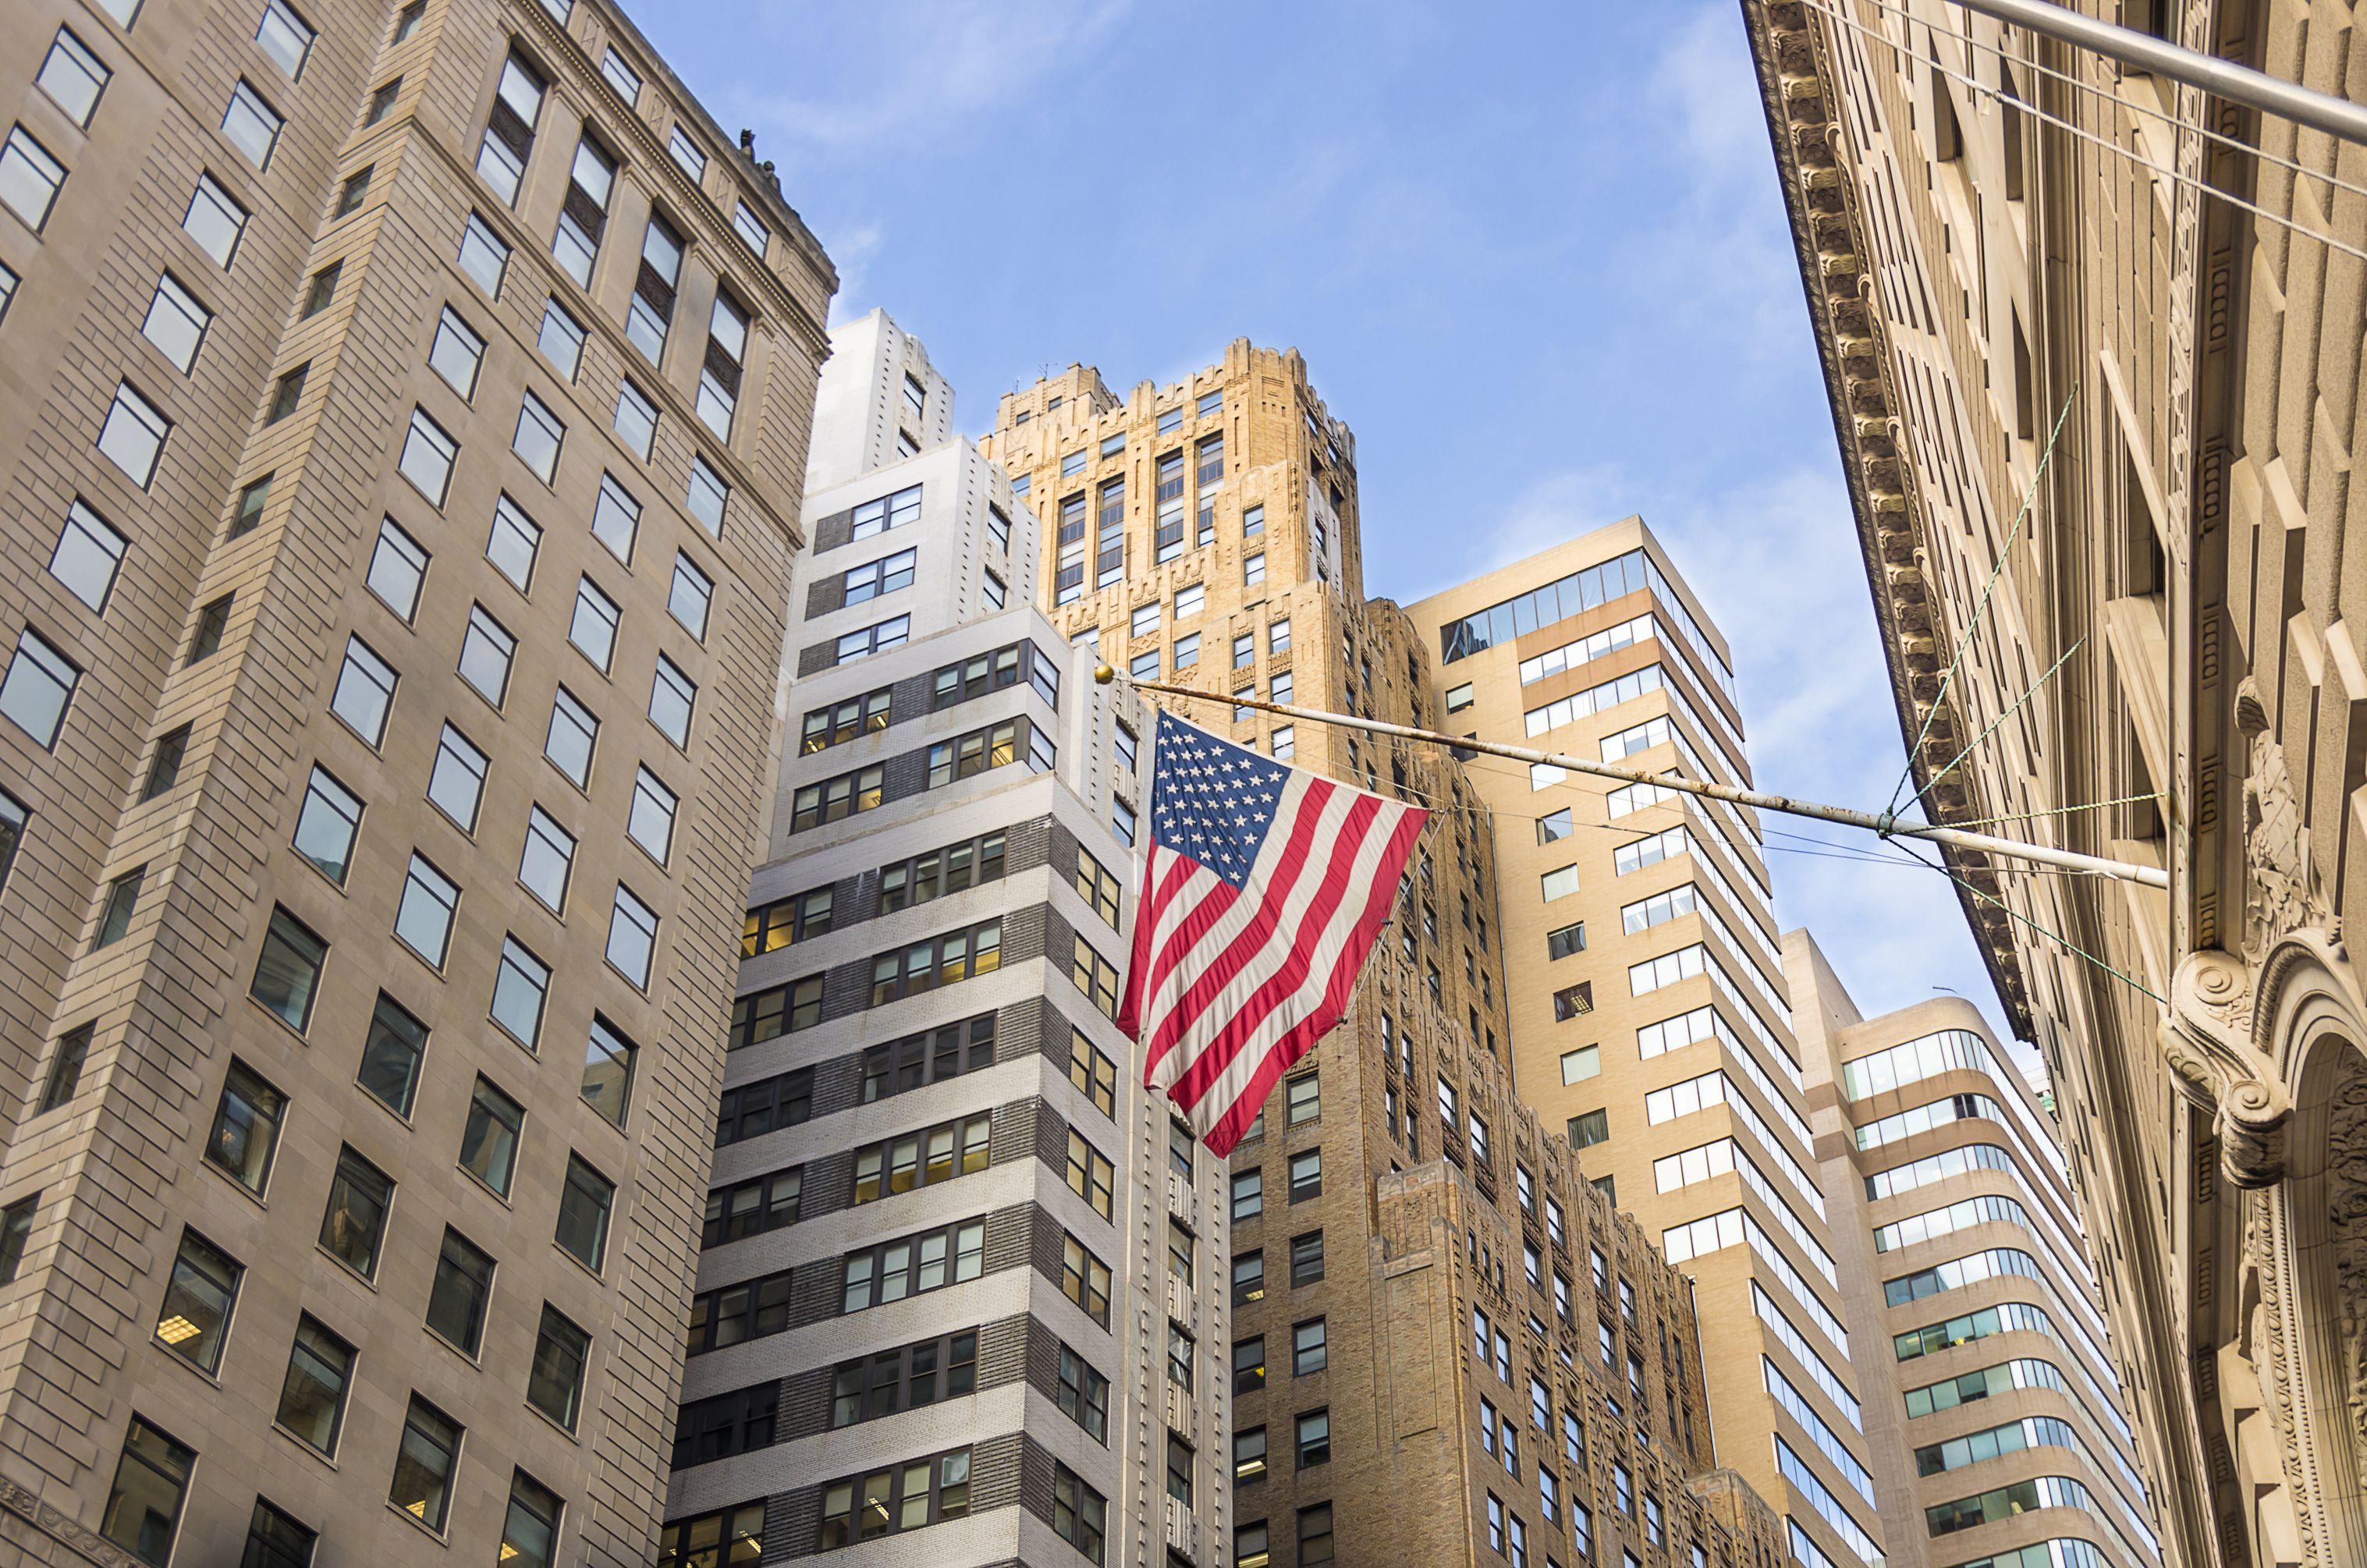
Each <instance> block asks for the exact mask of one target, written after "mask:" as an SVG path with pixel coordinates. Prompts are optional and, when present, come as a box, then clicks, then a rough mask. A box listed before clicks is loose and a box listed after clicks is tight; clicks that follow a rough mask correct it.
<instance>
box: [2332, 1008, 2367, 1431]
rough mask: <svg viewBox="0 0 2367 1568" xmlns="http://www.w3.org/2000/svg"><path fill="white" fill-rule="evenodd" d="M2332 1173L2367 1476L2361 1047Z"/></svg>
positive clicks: (2337, 1286)
mask: <svg viewBox="0 0 2367 1568" xmlns="http://www.w3.org/2000/svg"><path fill="white" fill-rule="evenodd" d="M2326 1172H2327V1181H2326V1185H2327V1218H2328V1221H2329V1230H2330V1239H2331V1241H2332V1243H2333V1255H2334V1256H2333V1267H2334V1301H2335V1311H2336V1313H2337V1314H2338V1344H2339V1349H2338V1352H2337V1353H2338V1355H2339V1358H2340V1366H2339V1375H2340V1377H2341V1380H2342V1387H2341V1390H2340V1393H2341V1395H2342V1398H2343V1402H2344V1411H2343V1416H2344V1419H2343V1431H2344V1433H2345V1434H2346V1435H2347V1436H2348V1437H2349V1438H2350V1444H2351V1449H2352V1451H2353V1452H2354V1453H2355V1454H2356V1455H2357V1463H2358V1470H2357V1472H2356V1473H2358V1474H2361V1475H2367V1060H2362V1059H2361V1057H2360V1056H2359V1055H2358V1053H2357V1051H2356V1050H2355V1049H2353V1050H2352V1051H2351V1052H2350V1060H2349V1061H2348V1062H2347V1063H2346V1065H2345V1066H2344V1068H2343V1071H2342V1074H2341V1076H2340V1077H2339V1078H2338V1079H2337V1081H2336V1083H2335V1087H2334V1093H2333V1097H2332V1100H2331V1102H2330V1103H2329V1105H2328V1107H2327V1151H2326Z"/></svg>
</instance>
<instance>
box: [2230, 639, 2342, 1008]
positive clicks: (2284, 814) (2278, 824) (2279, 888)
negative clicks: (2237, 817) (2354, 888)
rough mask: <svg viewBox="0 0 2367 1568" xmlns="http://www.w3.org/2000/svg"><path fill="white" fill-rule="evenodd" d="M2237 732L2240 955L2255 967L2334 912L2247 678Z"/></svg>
mask: <svg viewBox="0 0 2367 1568" xmlns="http://www.w3.org/2000/svg"><path fill="white" fill-rule="evenodd" d="M2236 728H2237V733H2239V734H2241V735H2242V736H2243V738H2244V744H2245V750H2246V771H2245V777H2244V943H2243V952H2244V956H2245V957H2246V958H2248V959H2249V960H2250V961H2251V962H2252V963H2253V964H2259V962H2260V961H2261V960H2262V959H2264V958H2265V957H2267V955H2268V953H2269V951H2270V949H2271V948H2273V947H2274V946H2275V945H2276V944H2277V941H2278V939H2279V938H2281V937H2283V936H2284V935H2286V934H2287V933H2288V932H2291V931H2296V930H2298V929H2300V928H2301V927H2303V926H2305V925H2329V924H2331V911H2330V910H2329V909H2328V908H2327V905H2326V903H2325V900H2324V899H2323V898H2322V897H2319V895H2318V893H2317V890H2316V888H2315V887H2314V886H2312V885H2311V883H2312V879H2311V876H2310V863H2309V827H2308V824H2307V823H2306V822H2305V821H2304V820H2303V818H2302V810H2301V802H2300V800H2299V799H2298V797H2297V796H2296V795H2294V792H2293V774H2292V773H2291V771H2290V770H2288V769H2287V768H2286V766H2285V749H2284V748H2283V747H2282V746H2281V745H2279V744H2278V743H2277V740H2276V739H2275V737H2274V736H2273V735H2272V734H2271V731H2270V728H2269V713H2268V706H2267V705H2266V704H2265V703H2264V702H2262V700H2261V698H2260V689H2259V684H2258V683H2257V682H2255V681H2254V679H2253V678H2252V677H2251V676H2249V675H2247V676H2246V677H2244V679H2243V681H2242V682H2241V683H2239V684H2238V685H2237V688H2236Z"/></svg>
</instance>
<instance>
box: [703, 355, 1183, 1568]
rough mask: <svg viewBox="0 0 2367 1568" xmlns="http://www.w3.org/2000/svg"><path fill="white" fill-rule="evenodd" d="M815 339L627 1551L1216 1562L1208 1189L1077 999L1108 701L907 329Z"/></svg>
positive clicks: (1127, 790) (1108, 944)
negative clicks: (766, 821) (762, 750)
mask: <svg viewBox="0 0 2367 1568" xmlns="http://www.w3.org/2000/svg"><path fill="white" fill-rule="evenodd" d="M817 410H818V412H817V417H816V422H815V423H816V436H815V442H814V451H813V457H812V460H811V463H810V468H809V475H810V480H809V490H808V493H807V499H806V518H805V528H806V535H807V536H808V537H809V538H810V541H811V542H810V545H809V546H808V547H807V549H806V550H805V551H804V553H803V554H802V555H801V557H800V559H799V562H798V573H797V575H798V579H799V580H800V581H802V583H803V584H804V588H803V592H802V593H801V594H800V595H799V597H798V601H797V603H796V604H794V606H793V608H792V619H793V625H792V626H791V630H790V637H789V643H790V647H791V649H792V653H791V659H792V662H793V667H794V668H795V669H796V671H798V679H797V680H796V682H795V684H794V685H793V686H792V687H791V690H790V695H791V698H792V704H791V705H792V709H793V713H792V715H791V718H790V723H789V726H788V728H787V736H786V746H787V753H786V755H785V756H784V758H783V760H782V763H781V776H780V785H779V795H778V799H777V802H776V810H775V814H774V820H773V829H772V836H771V847H770V850H769V852H768V853H767V854H766V856H765V861H764V865H763V866H762V867H761V868H760V869H759V870H758V871H757V873H756V875H755V879H754V883H753V887H752V889H751V891H750V894H749V899H748V902H749V906H750V908H749V909H748V912H747V916H746V924H745V928H744V933H743V935H742V939H741V944H740V953H741V965H740V984H739V991H740V996H739V999H738V1001H737V1003H736V1004H735V1007H734V1010H733V1015H732V1021H731V1032H730V1062H729V1066H727V1069H726V1076H725V1090H724V1096H723V1100H722V1102H721V1107H720V1111H719V1115H718V1117H717V1119H716V1123H715V1128H716V1130H715V1134H714V1138H715V1143H716V1145H717V1154H716V1167H715V1176H714V1183H713V1186H712V1187H711V1189H710V1190H708V1194H707V1210H706V1221H705V1226H704V1230H703V1233H702V1235H701V1236H700V1242H701V1246H702V1248H703V1250H702V1252H701V1254H700V1259H699V1272H698V1294H697V1301H696V1303H695V1305H694V1307H693V1309H692V1313H691V1316H690V1320H689V1333H688V1340H687V1345H686V1348H687V1350H688V1352H689V1362H688V1371H687V1373H686V1374H685V1383H684V1403H683V1406H682V1410H681V1414H680V1419H679V1421H678V1422H677V1424H676V1426H675V1427H674V1456H673V1458H674V1490H673V1494H672V1499H671V1503H670V1506H669V1520H668V1523H667V1525H666V1529H665V1536H664V1540H663V1545H662V1550H661V1551H660V1552H659V1554H658V1561H659V1562H661V1563H663V1564H666V1565H667V1568H693V1565H697V1568H710V1565H715V1564H721V1563H732V1564H737V1563H740V1562H755V1561H756V1560H757V1556H758V1554H759V1552H761V1554H762V1556H763V1560H764V1561H765V1562H777V1561H787V1560H789V1559H792V1558H795V1557H798V1556H801V1555H805V1554H809V1553H811V1552H815V1551H835V1550H837V1549H839V1548H841V1547H846V1546H850V1545H854V1546H859V1545H860V1543H862V1542H864V1541H866V1540H873V1539H875V1538H879V1537H884V1536H890V1535H894V1536H906V1535H910V1536H912V1539H911V1540H903V1541H899V1542H896V1543H894V1544H893V1547H892V1550H894V1551H898V1552H899V1553H900V1556H899V1557H898V1559H897V1560H898V1561H920V1560H922V1559H923V1558H925V1559H926V1560H928V1561H932V1562H946V1563H987V1562H1015V1561H1025V1562H1047V1563H1049V1562H1063V1561H1068V1562H1073V1561H1077V1560H1078V1558H1079V1555H1080V1554H1082V1559H1083V1560H1084V1561H1089V1562H1096V1563H1105V1564H1108V1565H1109V1568H1132V1565H1137V1564H1146V1565H1154V1568H1155V1565H1157V1564H1162V1563H1170V1562H1184V1563H1189V1564H1218V1563H1221V1562H1223V1556H1222V1551H1221V1548H1220V1546H1219V1544H1218V1543H1219V1542H1220V1541H1221V1540H1223V1539H1225V1526H1224V1520H1225V1517H1226V1500H1227V1497H1228V1496H1229V1492H1230V1486H1229V1481H1230V1472H1229V1470H1228V1469H1227V1468H1226V1466H1225V1461H1224V1453H1223V1448H1224V1422H1223V1407H1222V1404H1221V1402H1220V1401H1219V1400H1218V1399H1217V1396H1216V1393H1215V1391H1216V1390H1217V1388H1218V1387H1220V1386H1221V1378H1222V1375H1223V1374H1222V1369H1221V1366H1220V1365H1219V1361H1220V1359H1221V1357H1222V1355H1223V1350H1224V1345H1225V1343H1226V1331H1225V1322H1226V1302H1225V1297H1224V1287H1223V1276H1222V1268H1223V1265H1222V1261H1221V1259H1222V1257H1223V1251H1224V1246H1225V1242H1224V1235H1225V1230H1226V1220H1225V1212H1224V1207H1223V1201H1222V1199H1223V1191H1224V1184H1223V1171H1222V1168H1221V1162H1219V1161H1217V1160H1216V1159H1214V1158H1212V1157H1211V1156H1208V1154H1207V1153H1206V1151H1205V1150H1195V1148H1194V1146H1193V1144H1192V1141H1191V1139H1190V1136H1189V1134H1184V1135H1183V1136H1181V1137H1180V1138H1179V1137H1178V1136H1176V1135H1175V1134H1174V1132H1173V1130H1172V1122H1170V1120H1169V1118H1168V1116H1167V1114H1166V1111H1165V1110H1164V1109H1163V1103H1162V1102H1155V1101H1154V1099H1153V1097H1152V1096H1150V1094H1148V1093H1147V1092H1146V1091H1145V1090H1144V1089H1142V1087H1141V1082H1140V1074H1139V1072H1138V1069H1137V1068H1136V1066H1135V1064H1134V1061H1133V1052H1132V1047H1131V1045H1130V1044H1129V1043H1127V1041H1126V1040H1125V1039H1124V1038H1123V1037H1122V1036H1120V1035H1119V1034H1118V1032H1117V1031H1116V1026H1115V1025H1114V1024H1113V1023H1112V1022H1111V1021H1110V1018H1109V1015H1110V1014H1111V1013H1113V1012H1114V1011H1115V1010H1116V1007H1117V999H1118V988H1117V985H1118V979H1117V977H1118V975H1119V973H1120V969H1121V966H1122V965H1123V964H1124V963H1125V959H1126V948H1125V942H1124V936H1123V932H1124V929H1125V916H1126V913H1127V909H1128V908H1129V906H1130V904H1131V899H1132V892H1133V889H1132V886H1131V877H1130V875H1129V869H1130V868H1129V864H1128V859H1127V846H1126V844H1125V843H1124V842H1123V841H1122V840H1119V839H1118V838H1117V837H1116V833H1115V831H1114V829H1113V828H1112V826H1111V822H1110V818H1109V814H1108V807H1107V805H1106V803H1107V802H1108V801H1109V800H1111V799H1113V798H1119V799H1137V800H1138V799H1139V797H1140V789H1141V784H1140V779H1139V776H1138V775H1139V773H1140V768H1141V764H1142V763H1143V761H1145V760H1146V758H1145V756H1144V750H1143V748H1142V746H1141V744H1140V741H1139V737H1141V736H1142V735H1143V734H1144V733H1145V730H1144V728H1143V722H1144V721H1143V714H1142V710H1141V707H1140V705H1139V704H1138V703H1137V702H1136V701H1135V700H1134V699H1133V698H1132V697H1131V696H1130V695H1129V694H1125V693H1123V692H1117V691H1113V690H1111V689H1110V688H1107V687H1104V686H1099V685H1096V684H1094V683H1093V680H1092V679H1091V671H1092V668H1093V660H1092V659H1091V658H1090V657H1088V656H1086V655H1082V654H1080V653H1078V652H1076V651H1075V650H1073V649H1070V647H1069V645H1068V641H1067V639H1066V638H1065V637H1061V636H1060V635H1059V633H1057V632H1056V631H1055V630H1054V629H1053V628H1052V627H1051V626H1050V625H1049V624H1048V622H1047V621H1046V620H1045V618H1044V616H1043V615H1042V614H1041V613H1040V612H1039V611H1038V610H1037V609H1036V606H1035V601H1034V599H1033V597H1032V596H1031V595H1030V594H1029V593H1028V592H1027V590H1026V585H1028V584H1032V583H1033V581H1035V576H1036V560H1037V556H1038V554H1039V552H1040V550H1041V548H1042V541H1041V539H1040V538H1039V536H1038V533H1037V530H1036V528H1035V527H1034V526H1033V519H1032V518H1031V517H1029V516H1028V515H1027V513H1025V512H1023V511H1021V510H1019V509H1018V508H1017V507H1016V506H1015V505H1014V501H1013V497H1012V491H1011V484H1010V481H1009V479H1007V478H1005V476H1004V475H1003V473H1002V470H1001V469H1000V468H996V467H995V466H994V465H992V464H991V463H990V462H989V461H988V460H987V459H986V458H985V457H981V456H980V453H979V452H978V450H977V449H976V448H975V447H973V446H970V445H969V444H968V443H967V442H963V441H959V440H956V439H954V438H952V435H951V432H952V428H953V423H952V421H953V392H952V389H951V388H949V387H948V386H947V385H946V382H945V379H944V378H943V377H942V376H940V375H938V374H937V373H936V372H935V371H934V368H933V367H931V366H930V365H929V362H928V357H927V354H926V352H925V350H924V349H923V347H922V345H921V344H919V343H918V342H917V341H915V340H913V339H912V338H911V337H909V336H907V335H906V334H905V333H902V332H901V331H900V329H898V327H897V326H896V324H895V323H894V322H893V321H890V320H889V318H888V317H887V316H886V315H884V314H883V313H881V312H878V311H876V310H875V311H874V312H872V313H871V314H870V315H868V316H866V317H864V318H863V319H861V320H859V321H852V322H849V323H847V324H846V325H844V326H843V327H841V328H840V329H838V331H837V332H836V333H833V334H832V356H831V359H830V361H829V363H828V365H827V366H826V367H825V368H824V370H823V373H822V378H821V391H820V395H819V398H818V401H817ZM1014 519H1015V520H1016V523H1014ZM1013 583H1018V584H1021V585H1022V587H1021V590H1020V592H1019V593H1018V594H1017V595H1015V596H1014V595H1013V594H1012V593H1011V590H1010V585H1011V584H1013ZM1088 803H1091V804H1088ZM913 1532H925V1533H923V1534H914V1533H913Z"/></svg>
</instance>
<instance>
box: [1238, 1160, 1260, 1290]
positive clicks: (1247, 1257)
mask: <svg viewBox="0 0 2367 1568" xmlns="http://www.w3.org/2000/svg"><path fill="white" fill-rule="evenodd" d="M1236 1180H1238V1178H1236ZM1263 1300H1265V1253H1264V1252H1263V1250H1262V1249H1261V1250H1259V1251H1255V1252H1237V1253H1235V1254H1233V1304H1234V1305H1235V1306H1240V1305H1241V1304H1243V1303H1247V1302H1262V1301H1263Z"/></svg>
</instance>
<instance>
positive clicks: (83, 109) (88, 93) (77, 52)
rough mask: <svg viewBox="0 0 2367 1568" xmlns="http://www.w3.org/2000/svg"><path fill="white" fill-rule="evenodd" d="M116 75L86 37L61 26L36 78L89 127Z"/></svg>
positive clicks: (70, 115)
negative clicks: (90, 46) (102, 62)
mask: <svg viewBox="0 0 2367 1568" xmlns="http://www.w3.org/2000/svg"><path fill="white" fill-rule="evenodd" d="M113 74H114V73H113V72H111V71H109V70H108V68H107V67H106V66H105V65H103V64H101V63H100V62H99V59H98V56H96V55H95V54H93V53H92V52H91V51H89V49H88V48H86V47H85V45H84V43H83V41H82V39H78V38H76V37H74V34H73V33H72V32H70V31H68V30H67V29H66V28H59V29H58V36H57V38H56V39H55V40H54V41H52V42H51V45H50V52H49V55H48V57H47V58H45V59H44V60H43V61H42V62H41V69H40V74H38V75H36V76H35V77H34V78H33V80H34V81H35V82H36V83H38V84H39V85H40V88H41V90H42V91H43V92H45V93H47V94H49V96H50V97H51V100H52V101H54V102H55V103H56V104H57V106H58V107H60V108H62V109H63V110H65V111H66V118H69V119H71V120H73V121H74V123H75V124H76V125H79V126H82V127H84V128H85V129H88V127H89V125H90V117H91V116H92V115H94V114H96V113H97V112H98V96H99V95H100V94H101V93H103V92H105V91H106V90H107V83H108V78H109V77H110V76H112V75H113Z"/></svg>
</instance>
